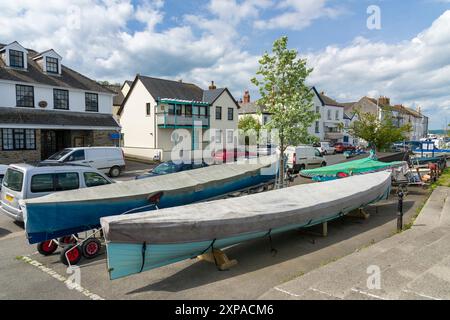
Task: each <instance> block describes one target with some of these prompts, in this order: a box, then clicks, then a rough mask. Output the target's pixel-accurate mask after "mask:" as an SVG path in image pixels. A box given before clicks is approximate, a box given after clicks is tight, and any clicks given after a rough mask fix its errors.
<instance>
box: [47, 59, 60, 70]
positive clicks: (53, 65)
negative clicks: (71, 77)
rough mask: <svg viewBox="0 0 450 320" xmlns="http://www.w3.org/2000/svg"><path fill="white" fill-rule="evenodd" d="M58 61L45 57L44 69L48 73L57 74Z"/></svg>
mask: <svg viewBox="0 0 450 320" xmlns="http://www.w3.org/2000/svg"><path fill="white" fill-rule="evenodd" d="M58 65H59V64H58V59H56V58H52V57H46V69H47V72H49V73H56V74H58V73H59V67H58Z"/></svg>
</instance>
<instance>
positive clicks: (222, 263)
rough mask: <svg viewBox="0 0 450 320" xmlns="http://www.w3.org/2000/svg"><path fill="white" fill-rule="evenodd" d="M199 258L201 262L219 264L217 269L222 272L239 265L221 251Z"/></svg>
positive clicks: (217, 250) (216, 250)
mask: <svg viewBox="0 0 450 320" xmlns="http://www.w3.org/2000/svg"><path fill="white" fill-rule="evenodd" d="M213 254H214V255H213ZM197 258H198V259H199V260H204V261H207V262H210V263H217V267H218V268H219V269H220V270H222V271H223V270H228V269H230V268H231V267H234V266H235V265H237V260H234V259H233V260H230V259H228V257H227V255H226V254H225V253H224V252H223V251H222V250H219V249H214V251H213V252H208V253H204V254H202V255H200V256H198V257H197Z"/></svg>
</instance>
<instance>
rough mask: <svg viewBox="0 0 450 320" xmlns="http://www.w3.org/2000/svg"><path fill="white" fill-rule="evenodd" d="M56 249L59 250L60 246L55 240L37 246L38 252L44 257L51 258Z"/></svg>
mask: <svg viewBox="0 0 450 320" xmlns="http://www.w3.org/2000/svg"><path fill="white" fill-rule="evenodd" d="M56 249H58V244H56V243H55V241H53V240H47V241H43V242H40V243H38V245H37V250H38V252H39V253H40V254H42V255H43V256H49V255H51V254H53V252H55V251H56Z"/></svg>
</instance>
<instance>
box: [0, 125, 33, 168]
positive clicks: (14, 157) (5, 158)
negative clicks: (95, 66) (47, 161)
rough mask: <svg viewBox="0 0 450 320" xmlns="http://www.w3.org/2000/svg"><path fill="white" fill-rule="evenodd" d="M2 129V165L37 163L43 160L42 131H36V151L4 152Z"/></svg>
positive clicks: (0, 160) (0, 144) (0, 156)
mask: <svg viewBox="0 0 450 320" xmlns="http://www.w3.org/2000/svg"><path fill="white" fill-rule="evenodd" d="M2 141H3V140H2V130H1V129H0V164H11V163H23V162H28V163H30V162H36V161H40V160H41V130H36V150H20V151H3V150H2V147H3V142H2Z"/></svg>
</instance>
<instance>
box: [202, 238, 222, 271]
mask: <svg viewBox="0 0 450 320" xmlns="http://www.w3.org/2000/svg"><path fill="white" fill-rule="evenodd" d="M214 243H216V239H214V240H213V241H212V242H211V244H210V245H209V246H208V248H206V249H205V250H203V251H202V253H200V255H202V254H205V253H206V251H208V250H209V248H211V254H212V256H213V258H214V264H215V265H216V267H217V270H219V271H222V270H221V269H220V268H219V264H218V263H217V260H216V255H215V254H214Z"/></svg>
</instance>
